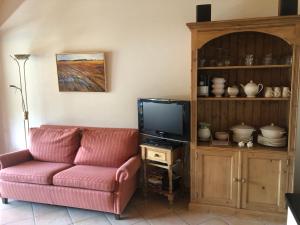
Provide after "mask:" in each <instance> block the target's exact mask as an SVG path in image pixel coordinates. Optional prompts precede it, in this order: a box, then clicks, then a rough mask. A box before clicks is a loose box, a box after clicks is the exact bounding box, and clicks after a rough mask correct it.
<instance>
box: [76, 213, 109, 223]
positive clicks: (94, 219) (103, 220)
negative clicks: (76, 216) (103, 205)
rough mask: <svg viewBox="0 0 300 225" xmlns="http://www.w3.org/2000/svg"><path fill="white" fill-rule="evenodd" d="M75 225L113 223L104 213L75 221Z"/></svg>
mask: <svg viewBox="0 0 300 225" xmlns="http://www.w3.org/2000/svg"><path fill="white" fill-rule="evenodd" d="M73 224H74V225H111V223H110V222H109V221H108V220H107V219H106V217H105V216H104V215H101V216H95V217H91V218H88V219H85V220H82V221H79V222H75V223H73Z"/></svg>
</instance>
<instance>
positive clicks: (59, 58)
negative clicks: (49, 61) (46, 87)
mask: <svg viewBox="0 0 300 225" xmlns="http://www.w3.org/2000/svg"><path fill="white" fill-rule="evenodd" d="M56 65H57V76H58V87H59V91H60V92H107V75H106V68H105V54H104V52H96V53H59V54H56Z"/></svg>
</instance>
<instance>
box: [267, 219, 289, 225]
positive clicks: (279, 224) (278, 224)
mask: <svg viewBox="0 0 300 225" xmlns="http://www.w3.org/2000/svg"><path fill="white" fill-rule="evenodd" d="M264 225H286V222H274V221H266V220H265V221H264Z"/></svg>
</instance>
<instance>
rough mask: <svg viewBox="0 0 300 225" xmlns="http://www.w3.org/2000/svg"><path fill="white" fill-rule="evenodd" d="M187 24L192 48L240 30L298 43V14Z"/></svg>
mask: <svg viewBox="0 0 300 225" xmlns="http://www.w3.org/2000/svg"><path fill="white" fill-rule="evenodd" d="M187 26H188V27H189V28H190V30H191V31H192V33H193V35H192V37H193V38H192V44H193V48H201V47H202V46H204V45H205V44H206V43H207V42H209V41H211V40H213V39H216V38H218V37H221V36H224V35H228V34H232V33H240V32H259V33H264V34H266V35H272V36H276V37H278V38H281V39H282V40H284V41H285V42H287V43H288V44H289V45H293V44H298V45H300V16H286V17H267V18H255V19H240V20H227V21H214V22H201V23H188V24H187ZM297 34H298V35H297Z"/></svg>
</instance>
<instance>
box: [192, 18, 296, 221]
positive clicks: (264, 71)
mask: <svg viewBox="0 0 300 225" xmlns="http://www.w3.org/2000/svg"><path fill="white" fill-rule="evenodd" d="M187 26H188V27H189V28H190V30H191V33H192V52H191V53H192V77H191V82H192V88H191V130H192V131H191V151H190V160H191V173H190V174H191V201H190V207H198V208H201V207H203V208H206V209H211V210H222V211H224V210H228V211H234V212H236V213H245V214H255V215H261V216H270V217H273V218H274V217H276V218H278V219H282V218H284V217H285V215H286V206H285V205H286V204H285V199H284V194H285V193H286V192H293V182H294V160H295V151H296V131H297V127H296V124H297V110H298V109H297V107H298V94H299V90H298V88H299V63H296V62H299V54H300V45H299V44H300V17H299V16H287V17H268V18H254V19H241V20H231V21H216V22H201V23H189V24H187ZM249 54H251V55H253V56H254V63H253V65H245V64H246V63H245V58H246V56H247V55H249ZM266 55H271V57H272V60H273V64H272V63H264V59H265V57H266ZM288 57H290V60H285V59H287V58H288ZM224 59H226V60H227V63H223V64H220V65H219V66H217V65H211V64H217V62H218V61H220V60H224ZM224 64H226V66H225V65H224ZM214 77H223V78H224V79H225V80H226V85H228V86H232V85H236V86H240V84H247V83H248V82H249V81H250V80H253V81H254V82H255V83H257V84H258V83H262V84H263V85H264V87H289V88H290V89H291V96H290V97H289V98H265V97H263V91H262V93H260V94H259V95H258V96H257V97H255V98H247V97H245V94H244V92H243V91H242V89H240V92H239V93H240V94H239V95H238V96H237V97H235V98H230V97H226V95H225V96H224V97H220V98H216V97H213V95H209V96H208V97H198V95H197V87H198V84H199V81H200V80H201V79H203V78H205V80H211V79H212V78H214ZM200 122H205V123H209V124H210V129H211V131H212V133H214V132H216V131H230V128H231V127H232V126H234V125H237V124H241V123H242V122H244V123H245V124H248V125H251V126H253V127H255V129H256V132H255V134H254V147H253V148H249V149H248V148H239V147H238V146H237V144H236V143H234V142H231V143H232V144H231V145H229V146H225V147H222V146H212V145H211V144H210V143H208V142H201V141H199V140H198V135H197V131H198V124H199V123H200ZM271 123H274V124H276V125H278V126H280V127H284V128H285V130H286V131H287V139H288V141H287V146H286V147H283V148H273V147H266V146H262V145H259V144H257V142H256V137H257V135H258V134H259V128H260V127H262V126H265V125H269V124H271Z"/></svg>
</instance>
